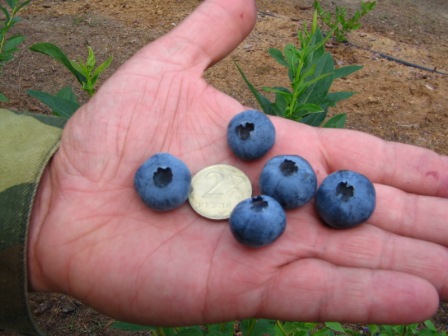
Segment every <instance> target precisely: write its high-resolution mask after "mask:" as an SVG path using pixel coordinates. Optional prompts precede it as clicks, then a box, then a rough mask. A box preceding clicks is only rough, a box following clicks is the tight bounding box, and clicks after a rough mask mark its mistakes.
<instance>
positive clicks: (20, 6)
mask: <svg viewBox="0 0 448 336" xmlns="http://www.w3.org/2000/svg"><path fill="white" fill-rule="evenodd" d="M30 2H31V0H27V1H24V2H22V3H21V4H19V5H18V6H17V9H16V12H18V11H19V10H21V9H22V8H23V7H25V6H26V5H28V4H29V3H30Z"/></svg>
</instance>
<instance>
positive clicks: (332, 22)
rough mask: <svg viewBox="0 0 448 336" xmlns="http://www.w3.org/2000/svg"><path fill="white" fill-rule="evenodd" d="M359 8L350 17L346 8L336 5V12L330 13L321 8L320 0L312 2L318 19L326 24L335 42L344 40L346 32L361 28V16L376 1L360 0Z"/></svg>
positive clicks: (372, 7) (368, 10)
mask: <svg viewBox="0 0 448 336" xmlns="http://www.w3.org/2000/svg"><path fill="white" fill-rule="evenodd" d="M360 3H361V10H357V11H356V12H355V13H354V14H353V16H352V17H348V14H347V8H345V7H337V6H336V12H335V13H330V12H327V11H326V10H324V9H323V8H322V6H321V5H320V2H319V1H318V0H315V1H314V3H313V6H314V8H315V9H316V11H317V15H318V16H319V18H320V20H321V21H322V22H323V23H324V24H325V25H327V26H328V27H329V28H330V30H331V31H332V34H333V35H334V38H335V39H336V41H337V42H346V41H347V34H348V33H349V32H351V31H353V30H357V29H359V28H361V23H360V20H361V18H362V17H363V16H364V15H366V14H367V13H369V12H370V11H371V10H373V9H374V8H375V6H376V1H367V2H364V1H362V0H361V1H360Z"/></svg>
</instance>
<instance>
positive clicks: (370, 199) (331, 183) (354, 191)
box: [315, 170, 376, 229]
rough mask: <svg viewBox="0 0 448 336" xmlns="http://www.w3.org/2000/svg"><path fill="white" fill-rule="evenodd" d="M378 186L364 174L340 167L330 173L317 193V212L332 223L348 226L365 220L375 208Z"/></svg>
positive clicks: (340, 227) (342, 227) (343, 226)
mask: <svg viewBox="0 0 448 336" xmlns="http://www.w3.org/2000/svg"><path fill="white" fill-rule="evenodd" d="M375 204H376V199H375V188H374V186H373V184H372V182H370V180H369V179H368V178H367V177H365V176H364V175H362V174H359V173H356V172H353V171H350V170H339V171H337V172H334V173H333V174H331V175H328V176H327V177H326V178H325V179H324V180H323V181H322V184H321V185H320V186H319V188H318V189H317V192H316V196H315V206H316V210H317V213H318V214H319V216H320V217H321V218H322V220H323V221H324V222H325V223H326V224H327V225H329V226H331V227H334V228H338V229H348V228H352V227H355V226H357V225H359V224H361V223H363V222H365V221H366V220H367V219H369V217H370V216H371V215H372V213H373V211H374V210H375Z"/></svg>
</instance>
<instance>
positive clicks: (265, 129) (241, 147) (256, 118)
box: [227, 110, 275, 161]
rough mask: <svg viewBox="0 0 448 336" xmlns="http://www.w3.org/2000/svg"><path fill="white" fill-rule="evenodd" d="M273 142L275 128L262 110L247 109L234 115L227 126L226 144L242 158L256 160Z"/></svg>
mask: <svg viewBox="0 0 448 336" xmlns="http://www.w3.org/2000/svg"><path fill="white" fill-rule="evenodd" d="M274 143H275V128H274V125H273V124H272V122H271V120H270V119H269V118H268V117H267V116H266V114H264V113H263V112H260V111H257V110H247V111H243V112H241V113H238V114H237V115H235V116H234V117H233V118H232V119H231V120H230V123H229V125H228V126H227V144H228V145H229V147H230V149H231V150H232V151H233V153H234V154H235V155H236V156H237V157H239V158H240V159H242V160H246V161H250V160H256V159H258V158H260V157H262V156H263V155H264V154H266V153H267V152H268V151H269V150H270V149H271V148H272V147H273V146H274Z"/></svg>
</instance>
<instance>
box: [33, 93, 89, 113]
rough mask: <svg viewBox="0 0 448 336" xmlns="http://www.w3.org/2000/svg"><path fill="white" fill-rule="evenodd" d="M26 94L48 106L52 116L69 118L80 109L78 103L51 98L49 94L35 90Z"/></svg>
mask: <svg viewBox="0 0 448 336" xmlns="http://www.w3.org/2000/svg"><path fill="white" fill-rule="evenodd" d="M27 93H28V94H29V95H30V96H31V97H34V98H36V99H38V100H40V101H41V102H42V103H44V104H45V105H47V106H49V107H50V108H51V110H52V112H53V114H54V115H57V116H60V117H64V118H67V119H68V118H70V117H71V116H72V115H73V113H75V112H76V110H77V109H78V108H79V107H80V105H79V104H78V103H75V102H73V101H71V100H67V99H64V98H60V97H57V96H53V95H51V94H49V93H46V92H42V91H35V90H28V91H27Z"/></svg>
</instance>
